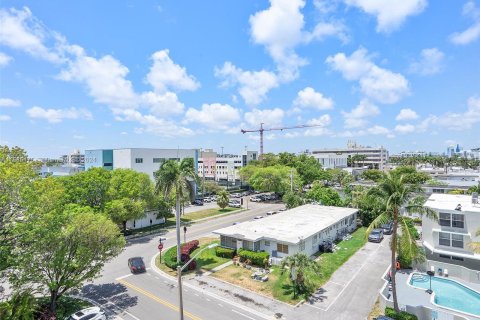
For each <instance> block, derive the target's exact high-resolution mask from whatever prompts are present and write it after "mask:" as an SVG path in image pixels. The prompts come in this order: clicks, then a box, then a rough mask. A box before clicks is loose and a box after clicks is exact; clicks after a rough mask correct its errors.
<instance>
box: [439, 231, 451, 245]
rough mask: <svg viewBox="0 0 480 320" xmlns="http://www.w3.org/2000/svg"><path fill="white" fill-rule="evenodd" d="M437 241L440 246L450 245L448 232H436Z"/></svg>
mask: <svg viewBox="0 0 480 320" xmlns="http://www.w3.org/2000/svg"><path fill="white" fill-rule="evenodd" d="M438 243H439V244H440V245H441V246H447V247H450V233H445V232H440V233H439V234H438Z"/></svg>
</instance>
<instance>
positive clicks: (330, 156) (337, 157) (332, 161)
mask: <svg viewBox="0 0 480 320" xmlns="http://www.w3.org/2000/svg"><path fill="white" fill-rule="evenodd" d="M314 152H317V153H312V156H313V157H314V158H315V159H316V160H317V161H318V163H320V164H321V165H322V168H324V169H334V168H346V167H347V164H348V154H347V153H344V152H341V151H340V152H339V151H335V152H318V151H314Z"/></svg>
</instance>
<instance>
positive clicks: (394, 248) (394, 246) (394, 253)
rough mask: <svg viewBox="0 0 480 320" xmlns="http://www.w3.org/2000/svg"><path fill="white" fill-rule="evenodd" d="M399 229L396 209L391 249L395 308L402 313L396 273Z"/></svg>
mask: <svg viewBox="0 0 480 320" xmlns="http://www.w3.org/2000/svg"><path fill="white" fill-rule="evenodd" d="M397 227H398V208H395V209H394V211H393V232H392V240H391V241H392V242H391V247H392V248H391V249H392V258H391V266H390V270H391V274H392V295H393V308H394V309H395V311H396V312H400V308H398V300H397V286H396V281H395V273H396V272H397V268H396V263H397V259H396V257H397Z"/></svg>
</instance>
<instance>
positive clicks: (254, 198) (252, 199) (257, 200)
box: [250, 197, 262, 202]
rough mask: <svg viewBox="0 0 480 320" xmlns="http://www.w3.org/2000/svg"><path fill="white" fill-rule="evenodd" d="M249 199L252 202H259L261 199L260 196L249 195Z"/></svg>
mask: <svg viewBox="0 0 480 320" xmlns="http://www.w3.org/2000/svg"><path fill="white" fill-rule="evenodd" d="M250 201H252V202H261V201H262V200H261V199H260V198H258V197H251V198H250Z"/></svg>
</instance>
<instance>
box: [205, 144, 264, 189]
mask: <svg viewBox="0 0 480 320" xmlns="http://www.w3.org/2000/svg"><path fill="white" fill-rule="evenodd" d="M257 159H258V152H257V151H245V152H244V153H243V154H240V155H234V154H218V153H216V152H215V151H213V150H211V149H206V150H204V151H202V152H200V158H199V159H198V174H199V176H200V177H205V179H208V180H215V181H222V180H223V181H233V182H235V181H238V180H240V174H239V170H240V169H241V168H242V167H244V166H246V165H247V164H248V163H250V161H252V160H257Z"/></svg>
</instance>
